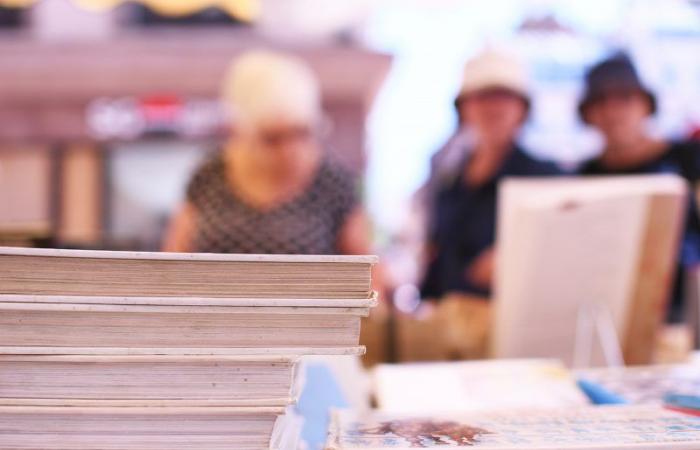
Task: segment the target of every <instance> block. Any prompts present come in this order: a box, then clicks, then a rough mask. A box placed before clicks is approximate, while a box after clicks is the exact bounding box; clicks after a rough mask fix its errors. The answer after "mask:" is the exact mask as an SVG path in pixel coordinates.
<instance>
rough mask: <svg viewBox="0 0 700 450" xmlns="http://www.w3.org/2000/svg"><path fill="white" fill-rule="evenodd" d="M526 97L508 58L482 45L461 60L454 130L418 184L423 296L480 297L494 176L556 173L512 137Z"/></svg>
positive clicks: (484, 287) (520, 71)
mask: <svg viewBox="0 0 700 450" xmlns="http://www.w3.org/2000/svg"><path fill="white" fill-rule="evenodd" d="M530 102H531V100H530V95H529V92H528V77H527V73H526V70H525V68H524V67H523V65H522V64H521V63H520V62H519V61H518V60H517V59H516V58H515V57H513V56H511V55H509V54H508V53H505V52H503V51H497V50H492V49H488V50H485V51H483V52H482V53H480V54H479V55H478V56H476V57H475V58H473V59H472V60H470V61H469V62H467V64H466V66H465V69H464V78H463V82H462V86H461V89H460V91H459V95H458V96H457V98H456V100H455V106H456V108H457V113H458V118H459V128H458V130H457V133H455V135H454V136H453V137H452V138H451V139H450V141H448V144H447V145H446V146H445V147H443V149H441V150H440V151H439V152H438V153H437V154H436V155H435V156H434V157H433V159H432V161H431V165H432V167H431V176H430V180H429V182H428V184H427V187H426V191H427V192H426V195H427V203H428V215H429V219H428V239H427V240H428V245H427V247H428V251H427V256H428V267H427V271H426V274H425V277H424V280H423V283H422V286H421V292H422V295H423V297H424V298H435V299H437V298H441V297H444V296H445V295H446V294H448V293H451V292H456V293H467V294H475V295H478V296H486V297H488V296H489V295H490V287H491V286H490V285H491V278H492V273H493V259H494V251H493V244H494V240H495V236H494V234H495V223H496V189H497V184H498V182H499V181H500V180H501V179H502V178H503V177H506V176H543V175H558V174H560V173H561V171H560V170H559V168H558V167H557V166H556V165H555V164H553V163H551V162H546V161H539V160H537V159H535V158H533V157H532V156H530V155H529V154H528V153H527V152H526V151H525V150H523V148H522V147H521V146H520V145H519V144H518V143H517V137H518V133H519V131H520V129H521V127H522V125H523V123H524V122H525V120H526V118H527V116H528V113H529V110H530Z"/></svg>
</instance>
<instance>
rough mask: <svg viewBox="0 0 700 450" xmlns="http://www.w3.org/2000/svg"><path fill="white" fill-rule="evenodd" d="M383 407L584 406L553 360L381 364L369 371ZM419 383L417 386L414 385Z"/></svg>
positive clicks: (423, 410) (434, 409)
mask: <svg viewBox="0 0 700 450" xmlns="http://www.w3.org/2000/svg"><path fill="white" fill-rule="evenodd" d="M372 378H373V386H374V393H375V397H376V400H377V404H378V407H379V408H380V409H381V410H383V411H390V412H399V413H436V412H451V411H460V412H465V411H484V410H489V409H491V410H492V409H500V408H538V407H539V408H544V407H559V406H581V405H586V404H588V401H587V400H586V397H585V396H584V395H583V394H582V393H581V391H580V390H579V389H578V387H577V386H576V383H575V380H574V378H573V376H572V374H571V373H570V372H569V371H568V370H567V369H566V368H565V367H564V366H563V364H562V363H561V362H559V361H557V360H547V359H532V360H528V359H522V360H521V359H504V360H488V361H464V362H444V363H413V364H382V365H379V366H377V367H376V368H375V369H374V372H373V377H372ZM416 387H419V388H416Z"/></svg>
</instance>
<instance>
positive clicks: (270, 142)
mask: <svg viewBox="0 0 700 450" xmlns="http://www.w3.org/2000/svg"><path fill="white" fill-rule="evenodd" d="M314 135H315V133H314V131H313V130H312V129H311V128H309V127H303V126H299V127H285V128H279V129H269V130H260V131H259V132H258V139H259V140H260V142H261V143H262V144H263V145H264V146H266V147H279V146H281V145H283V144H285V143H299V142H308V141H310V140H311V139H312V138H313V137H314Z"/></svg>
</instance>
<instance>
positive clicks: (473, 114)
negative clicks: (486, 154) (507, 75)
mask: <svg viewBox="0 0 700 450" xmlns="http://www.w3.org/2000/svg"><path fill="white" fill-rule="evenodd" d="M459 108H460V113H461V116H462V117H463V118H464V120H465V122H466V123H467V124H468V125H469V126H470V127H471V128H472V130H473V131H474V132H475V133H476V136H477V139H480V140H483V141H489V142H501V141H503V142H506V141H508V142H509V141H512V140H513V139H514V138H515V135H516V133H517V132H518V130H519V129H520V127H521V125H522V124H523V122H524V120H525V116H526V114H527V105H526V103H525V101H524V100H523V98H522V97H520V96H519V95H518V94H516V93H514V92H511V91H509V90H506V89H498V88H497V89H485V90H482V91H478V92H475V93H472V94H469V95H468V96H466V97H465V98H464V99H463V100H462V101H461V102H460V105H459Z"/></svg>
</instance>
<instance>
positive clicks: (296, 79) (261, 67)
mask: <svg viewBox="0 0 700 450" xmlns="http://www.w3.org/2000/svg"><path fill="white" fill-rule="evenodd" d="M222 98H223V101H224V103H225V104H226V106H227V108H228V109H229V110H230V112H231V114H232V119H233V121H234V123H235V124H236V126H239V127H250V128H259V127H260V126H261V125H263V124H265V123H269V122H274V121H276V120H283V121H288V122H292V123H296V124H301V125H307V126H313V125H316V124H317V123H318V122H320V120H321V92H320V87H319V83H318V80H317V78H316V76H315V74H314V73H313V71H312V70H311V69H310V68H309V66H308V65H307V64H306V63H305V62H304V61H303V60H302V59H301V58H298V57H295V56H292V55H289V54H285V53H280V52H273V51H268V50H255V51H249V52H246V53H244V54H243V55H241V56H239V57H238V58H236V59H235V60H234V61H233V62H232V63H231V65H230V66H229V69H228V72H227V74H226V77H225V79H224V84H223V89H222Z"/></svg>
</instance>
